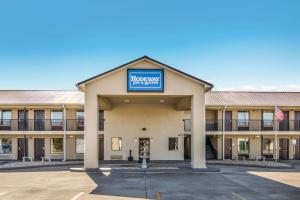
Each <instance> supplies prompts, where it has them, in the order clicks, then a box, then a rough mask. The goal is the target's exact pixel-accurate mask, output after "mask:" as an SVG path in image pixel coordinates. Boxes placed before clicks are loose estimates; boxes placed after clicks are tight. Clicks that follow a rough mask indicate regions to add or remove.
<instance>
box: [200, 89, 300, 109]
mask: <svg viewBox="0 0 300 200" xmlns="http://www.w3.org/2000/svg"><path fill="white" fill-rule="evenodd" d="M205 105H206V106H300V92H243V91H211V92H207V93H206V94H205Z"/></svg>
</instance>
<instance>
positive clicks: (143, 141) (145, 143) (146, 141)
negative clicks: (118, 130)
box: [139, 138, 150, 162]
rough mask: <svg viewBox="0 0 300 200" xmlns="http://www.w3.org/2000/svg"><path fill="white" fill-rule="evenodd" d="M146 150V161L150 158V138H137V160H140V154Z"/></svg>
mask: <svg viewBox="0 0 300 200" xmlns="http://www.w3.org/2000/svg"><path fill="white" fill-rule="evenodd" d="M144 152H146V156H148V158H147V162H149V160H150V138H139V162H142V161H143V160H142V158H141V157H140V156H142V155H143V153H144Z"/></svg>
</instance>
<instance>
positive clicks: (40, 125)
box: [34, 110, 45, 131]
mask: <svg viewBox="0 0 300 200" xmlns="http://www.w3.org/2000/svg"><path fill="white" fill-rule="evenodd" d="M34 130H36V131H44V130H45V111H43V110H35V111H34Z"/></svg>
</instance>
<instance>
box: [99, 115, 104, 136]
mask: <svg viewBox="0 0 300 200" xmlns="http://www.w3.org/2000/svg"><path fill="white" fill-rule="evenodd" d="M99 131H104V111H103V110H99Z"/></svg>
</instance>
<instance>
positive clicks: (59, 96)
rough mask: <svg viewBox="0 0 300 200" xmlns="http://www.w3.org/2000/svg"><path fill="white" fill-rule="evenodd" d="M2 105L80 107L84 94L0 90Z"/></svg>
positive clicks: (77, 92)
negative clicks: (72, 105) (64, 105)
mask: <svg viewBox="0 0 300 200" xmlns="http://www.w3.org/2000/svg"><path fill="white" fill-rule="evenodd" d="M0 104H2V105H29V104H30V105H45V104H49V105H52V104H59V105H63V104H66V105H68V104H69V105H71V104H74V105H82V104H84V93H83V92H79V91H75V90H74V91H54V90H0Z"/></svg>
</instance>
